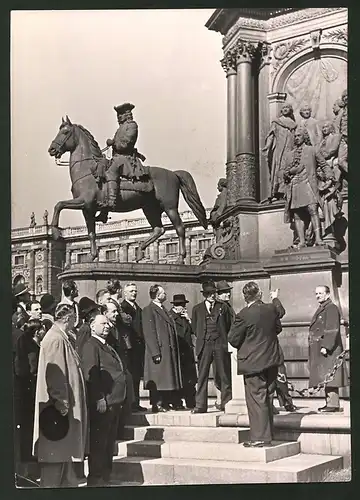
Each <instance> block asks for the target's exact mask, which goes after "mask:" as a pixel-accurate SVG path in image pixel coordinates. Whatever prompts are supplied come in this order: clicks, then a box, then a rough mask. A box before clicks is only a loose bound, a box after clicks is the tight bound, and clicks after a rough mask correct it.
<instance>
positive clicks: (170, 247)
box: [165, 242, 178, 255]
mask: <svg viewBox="0 0 360 500" xmlns="http://www.w3.org/2000/svg"><path fill="white" fill-rule="evenodd" d="M165 253H166V255H171V254H174V253H178V243H177V242H174V243H166V245H165Z"/></svg>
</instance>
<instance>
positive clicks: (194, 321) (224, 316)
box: [191, 301, 232, 357]
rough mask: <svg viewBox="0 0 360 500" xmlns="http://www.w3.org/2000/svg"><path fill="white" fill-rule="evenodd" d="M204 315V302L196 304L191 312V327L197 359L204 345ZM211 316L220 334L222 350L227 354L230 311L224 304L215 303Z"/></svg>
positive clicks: (205, 312)
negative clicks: (213, 317) (194, 337)
mask: <svg viewBox="0 0 360 500" xmlns="http://www.w3.org/2000/svg"><path fill="white" fill-rule="evenodd" d="M206 314H207V309H206V305H205V301H203V302H200V303H199V304H196V306H194V308H193V310H192V318H191V325H192V328H193V331H194V334H195V335H196V356H198V357H199V354H201V352H202V350H203V348H204V345H205V334H206ZM212 314H213V315H214V316H215V317H216V325H217V330H218V332H219V334H220V339H221V342H222V345H223V347H224V350H226V352H228V340H227V334H228V332H229V330H230V326H231V323H232V313H231V309H230V307H229V305H228V304H226V303H225V302H220V301H216V302H215V304H214V309H213V311H212Z"/></svg>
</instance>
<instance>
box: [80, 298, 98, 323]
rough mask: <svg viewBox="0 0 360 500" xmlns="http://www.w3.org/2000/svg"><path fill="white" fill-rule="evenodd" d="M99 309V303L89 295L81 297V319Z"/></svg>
mask: <svg viewBox="0 0 360 500" xmlns="http://www.w3.org/2000/svg"><path fill="white" fill-rule="evenodd" d="M97 309H100V306H99V304H97V303H96V302H94V301H93V300H92V299H90V298H89V297H81V299H80V300H79V316H80V318H81V319H84V318H85V316H86V315H87V314H89V313H90V312H92V311H96V310H97Z"/></svg>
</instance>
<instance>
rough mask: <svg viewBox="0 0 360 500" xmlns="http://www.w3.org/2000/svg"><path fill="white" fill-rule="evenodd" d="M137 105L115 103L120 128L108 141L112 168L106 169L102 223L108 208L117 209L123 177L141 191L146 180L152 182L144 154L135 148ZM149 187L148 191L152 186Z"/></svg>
mask: <svg viewBox="0 0 360 500" xmlns="http://www.w3.org/2000/svg"><path fill="white" fill-rule="evenodd" d="M134 108H135V106H134V105H133V104H131V103H129V102H125V103H124V104H121V105H120V106H114V110H115V111H116V114H117V121H118V124H119V127H118V129H117V131H116V133H115V135H114V138H113V139H108V140H107V141H106V144H107V145H108V146H110V147H112V159H111V162H110V165H109V168H108V169H107V171H106V172H105V177H106V180H107V185H108V202H107V207H106V208H104V209H102V210H101V213H100V214H99V215H98V217H97V219H96V220H98V221H101V222H106V221H107V216H108V212H109V210H112V209H114V208H115V206H116V200H117V195H118V184H119V178H120V177H124V178H126V179H129V180H131V181H133V182H134V184H135V185H136V190H138V191H141V190H143V189H141V188H142V187H143V188H144V186H143V183H144V181H145V182H147V183H148V181H149V169H148V167H144V166H143V165H142V163H141V161H140V160H142V161H145V157H144V156H143V155H142V154H140V153H139V152H138V151H137V149H136V148H135V144H136V141H137V138H138V125H137V123H136V122H135V121H134V118H133V114H132V110H133V109H134ZM134 188H135V186H134ZM145 189H146V188H145ZM146 190H147V191H149V189H146Z"/></svg>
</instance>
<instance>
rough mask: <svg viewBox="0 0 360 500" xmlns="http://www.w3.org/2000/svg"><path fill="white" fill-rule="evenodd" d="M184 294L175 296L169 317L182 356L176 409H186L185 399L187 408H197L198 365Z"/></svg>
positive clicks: (175, 403)
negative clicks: (174, 328)
mask: <svg viewBox="0 0 360 500" xmlns="http://www.w3.org/2000/svg"><path fill="white" fill-rule="evenodd" d="M188 302H189V301H188V300H187V299H186V297H185V295H184V294H183V293H179V294H177V295H174V296H173V300H172V302H171V303H172V308H171V309H170V311H169V315H170V316H171V317H172V318H173V320H174V322H175V326H176V335H177V338H178V345H179V355H180V371H181V378H182V383H183V388H182V389H180V391H178V393H177V396H178V398H177V399H178V400H177V401H174V404H173V406H174V409H175V410H176V409H179V410H180V409H184V407H183V404H182V401H181V399H182V398H184V399H185V404H186V408H188V409H193V408H195V394H196V388H195V385H196V381H197V375H196V365H195V358H194V346H193V340H192V335H193V331H192V328H191V321H190V318H189V315H188V313H187V310H186V304H188Z"/></svg>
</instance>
